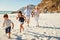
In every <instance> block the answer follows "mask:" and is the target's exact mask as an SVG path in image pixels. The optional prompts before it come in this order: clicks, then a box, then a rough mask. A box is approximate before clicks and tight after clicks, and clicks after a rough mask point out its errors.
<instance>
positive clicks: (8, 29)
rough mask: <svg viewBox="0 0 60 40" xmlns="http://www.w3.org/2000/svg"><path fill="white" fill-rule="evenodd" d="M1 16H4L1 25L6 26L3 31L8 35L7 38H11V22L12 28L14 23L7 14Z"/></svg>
mask: <svg viewBox="0 0 60 40" xmlns="http://www.w3.org/2000/svg"><path fill="white" fill-rule="evenodd" d="M3 18H4V22H3V27H5V26H6V29H5V32H6V34H8V35H9V36H8V38H11V24H12V28H14V23H13V22H12V21H11V20H10V19H8V15H7V14H4V16H3Z"/></svg>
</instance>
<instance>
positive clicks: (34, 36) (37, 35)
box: [0, 13, 60, 40]
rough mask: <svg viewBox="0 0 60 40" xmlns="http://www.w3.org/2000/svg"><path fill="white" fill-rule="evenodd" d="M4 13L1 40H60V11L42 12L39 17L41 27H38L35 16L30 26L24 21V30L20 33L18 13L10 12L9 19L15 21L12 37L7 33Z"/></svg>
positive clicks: (0, 22)
mask: <svg viewBox="0 0 60 40" xmlns="http://www.w3.org/2000/svg"><path fill="white" fill-rule="evenodd" d="M3 15H4V14H0V40H60V13H46V14H44V13H41V14H40V17H39V27H36V21H35V18H34V17H30V24H29V25H30V26H29V27H28V26H27V25H26V22H25V23H24V31H23V32H22V33H20V31H19V25H20V22H19V21H18V20H16V16H17V14H8V15H9V19H11V20H12V21H13V23H14V29H12V31H11V32H12V34H11V39H8V38H7V36H6V34H5V28H4V27H3V26H2V24H3V20H4V19H3Z"/></svg>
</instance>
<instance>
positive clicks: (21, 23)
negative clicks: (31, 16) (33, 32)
mask: <svg viewBox="0 0 60 40" xmlns="http://www.w3.org/2000/svg"><path fill="white" fill-rule="evenodd" d="M17 19H19V21H20V32H22V30H24V28H23V24H24V21H25V19H26V17H25V16H24V15H22V12H21V11H19V12H18V16H17Z"/></svg>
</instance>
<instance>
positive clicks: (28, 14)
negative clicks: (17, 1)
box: [24, 6, 32, 26]
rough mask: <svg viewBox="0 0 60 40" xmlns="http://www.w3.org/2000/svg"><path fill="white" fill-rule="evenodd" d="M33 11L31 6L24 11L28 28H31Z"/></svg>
mask: <svg viewBox="0 0 60 40" xmlns="http://www.w3.org/2000/svg"><path fill="white" fill-rule="evenodd" d="M31 13H32V11H31V9H30V8H29V6H27V7H26V9H25V10H24V14H25V16H26V19H27V20H26V21H27V26H29V23H30V15H31Z"/></svg>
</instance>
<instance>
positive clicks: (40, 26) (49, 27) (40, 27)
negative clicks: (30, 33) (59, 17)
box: [39, 26, 60, 29]
mask: <svg viewBox="0 0 60 40" xmlns="http://www.w3.org/2000/svg"><path fill="white" fill-rule="evenodd" d="M39 28H50V29H60V27H55V26H53V27H48V26H39Z"/></svg>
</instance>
